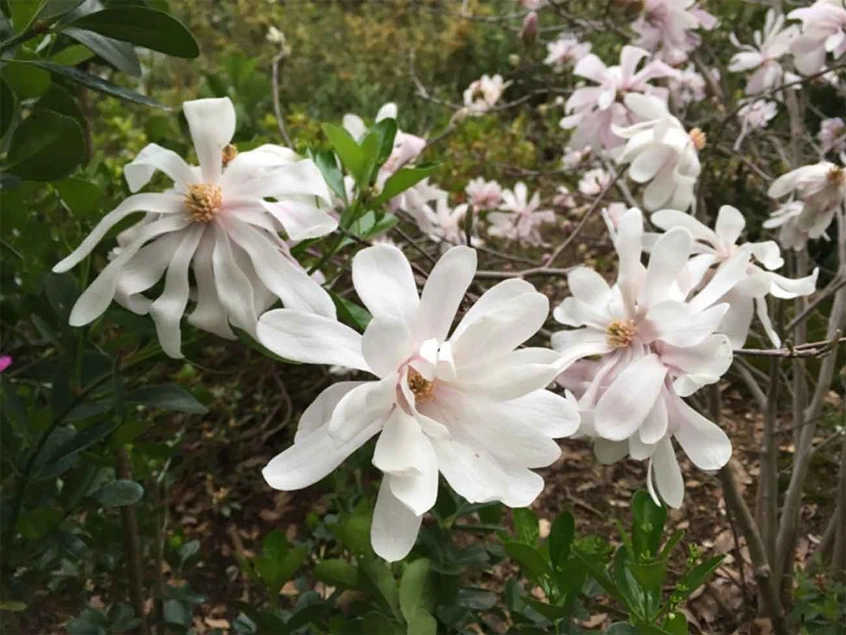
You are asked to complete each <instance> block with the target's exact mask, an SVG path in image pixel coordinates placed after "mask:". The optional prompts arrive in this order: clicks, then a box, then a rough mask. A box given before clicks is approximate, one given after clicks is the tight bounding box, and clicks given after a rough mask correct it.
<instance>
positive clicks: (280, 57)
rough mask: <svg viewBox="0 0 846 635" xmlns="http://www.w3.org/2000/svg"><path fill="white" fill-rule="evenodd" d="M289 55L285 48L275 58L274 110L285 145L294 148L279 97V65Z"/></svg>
mask: <svg viewBox="0 0 846 635" xmlns="http://www.w3.org/2000/svg"><path fill="white" fill-rule="evenodd" d="M287 56H288V51H287V50H285V49H284V48H283V49H282V50H281V51H279V53H278V54H276V55H275V56H274V58H273V112H274V114H275V115H276V126H277V127H278V128H279V134H281V135H282V138H283V139H284V140H285V145H287V146H288V147H289V148H293V147H294V144H293V143H291V137H290V136H289V135H288V129H287V128H286V127H285V116H284V115H283V114H282V102H281V98H280V97H279V67H280V66H282V62H283V61H285V58H286V57H287Z"/></svg>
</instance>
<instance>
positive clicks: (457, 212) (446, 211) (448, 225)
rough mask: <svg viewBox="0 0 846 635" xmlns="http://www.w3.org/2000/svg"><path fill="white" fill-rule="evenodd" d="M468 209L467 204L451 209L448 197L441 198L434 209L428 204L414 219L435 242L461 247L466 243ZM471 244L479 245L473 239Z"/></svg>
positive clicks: (414, 215) (421, 229)
mask: <svg viewBox="0 0 846 635" xmlns="http://www.w3.org/2000/svg"><path fill="white" fill-rule="evenodd" d="M468 207H469V206H468V204H467V203H463V204H461V205H457V206H456V207H454V208H453V207H450V206H449V200H448V199H447V197H446V196H441V197H438V199H437V200H436V201H435V205H434V207H433V206H432V205H430V204H428V203H427V204H426V205H423V207H421V208H420V209H419V210H418V211H417V213H415V214H413V217H414V219H415V220H416V221H417V226H418V227H419V228H420V231H422V232H423V233H425V234H426V235H427V236H429V238H430V239H432V240H434V241H435V242H441V241H444V242H447V243H452V244H453V245H460V244H463V243H464V217H465V216H466V215H467V209H468ZM471 244H477V243H476V241H474V240H473V239H472V238H471Z"/></svg>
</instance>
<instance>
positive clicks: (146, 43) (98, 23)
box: [68, 6, 200, 58]
mask: <svg viewBox="0 0 846 635" xmlns="http://www.w3.org/2000/svg"><path fill="white" fill-rule="evenodd" d="M68 26H70V27H77V28H81V29H87V30H89V31H94V32H95V33H99V34H100V35H105V36H106V37H110V38H114V39H116V40H122V41H124V42H130V43H132V44H134V45H136V46H143V47H144V48H148V49H151V50H153V51H159V52H160V53H165V54H167V55H173V56H175V57H187V58H195V57H198V56H199V55H200V48H199V47H198V46H197V40H195V39H194V36H193V35H191V32H190V31H189V30H188V29H187V28H185V25H184V24H182V23H181V22H180V21H179V20H177V19H176V18H174V17H173V16H171V15H168V14H167V13H165V12H164V11H158V10H157V9H150V8H148V7H142V6H128V7H114V8H108V9H103V10H102V11H95V12H94V13H89V14H87V15H84V16H82V17H81V18H77V19H76V20H74V21H73V22H71V23H70V24H69V25H68Z"/></svg>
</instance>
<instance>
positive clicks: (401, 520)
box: [370, 475, 423, 562]
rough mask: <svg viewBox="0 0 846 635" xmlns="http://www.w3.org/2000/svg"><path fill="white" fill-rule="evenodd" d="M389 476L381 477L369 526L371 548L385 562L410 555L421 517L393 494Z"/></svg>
mask: <svg viewBox="0 0 846 635" xmlns="http://www.w3.org/2000/svg"><path fill="white" fill-rule="evenodd" d="M392 478H393V477H391V476H387V475H386V476H385V477H384V478H383V479H382V485H381V486H379V495H378V496H377V497H376V507H375V509H374V510H373V524H372V525H371V526H370V542H371V543H373V551H375V552H376V555H377V556H379V557H380V558H384V559H385V560H387V561H388V562H396V561H398V560H402V559H403V558H405V557H406V556H407V555H408V554H409V552H410V551H411V549H412V548H413V547H414V543H415V542H416V541H417V533H418V532H419V531H420V523H421V522H422V520H423V517H422V516H418V515H416V514H415V513H414V512H412V511H411V510H410V509H409V508H408V507H407V506H406V505H404V504H403V503H402V502H401V501H400V500H399V499H398V498H397V497H396V496H394V494H393V492H392V491H391V485H390V480H391V479H392Z"/></svg>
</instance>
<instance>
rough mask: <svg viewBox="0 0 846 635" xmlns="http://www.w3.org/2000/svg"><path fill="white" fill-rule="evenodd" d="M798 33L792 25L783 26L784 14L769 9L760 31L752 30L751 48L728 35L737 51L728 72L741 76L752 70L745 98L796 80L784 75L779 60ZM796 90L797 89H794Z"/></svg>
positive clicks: (794, 77) (789, 75)
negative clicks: (753, 43)
mask: <svg viewBox="0 0 846 635" xmlns="http://www.w3.org/2000/svg"><path fill="white" fill-rule="evenodd" d="M798 34H799V29H798V27H796V26H795V25H791V26H788V27H785V26H784V15H783V14H781V13H779V14H776V12H775V11H774V10H773V9H770V10H769V11H767V17H766V18H765V22H764V29H763V30H762V31H755V33H754V35H753V38H754V41H755V45H754V46H752V45H751V44H741V43H740V42H739V41H738V39H737V36H736V35H735V34H734V33H732V34H731V35H730V36H729V39H731V42H732V44H734V45H735V46H736V47H737V48H739V49H740V52H739V53H735V54H734V56H733V57H732V58H731V62H729V71H731V72H732V73H744V72H747V71H754V72H753V73H752V75H751V76H750V77H749V81H747V82H746V94H747V95H759V94H761V93H765V92H767V91H770V90H774V89H776V88H778V87H779V86H781V85H782V84H784V83H789V82H793V81H795V80H797V79H799V78H798V77H797V76H796V75H794V74H793V73H787V72H785V70H784V69H783V68H782V66H781V62H780V61H779V60H780V59H781V58H782V57H784V56H785V55H787V54H788V53H789V52H790V43H791V42H792V41H793V39H794V38H795V37H796V36H797V35H798ZM797 88H798V86H797Z"/></svg>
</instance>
